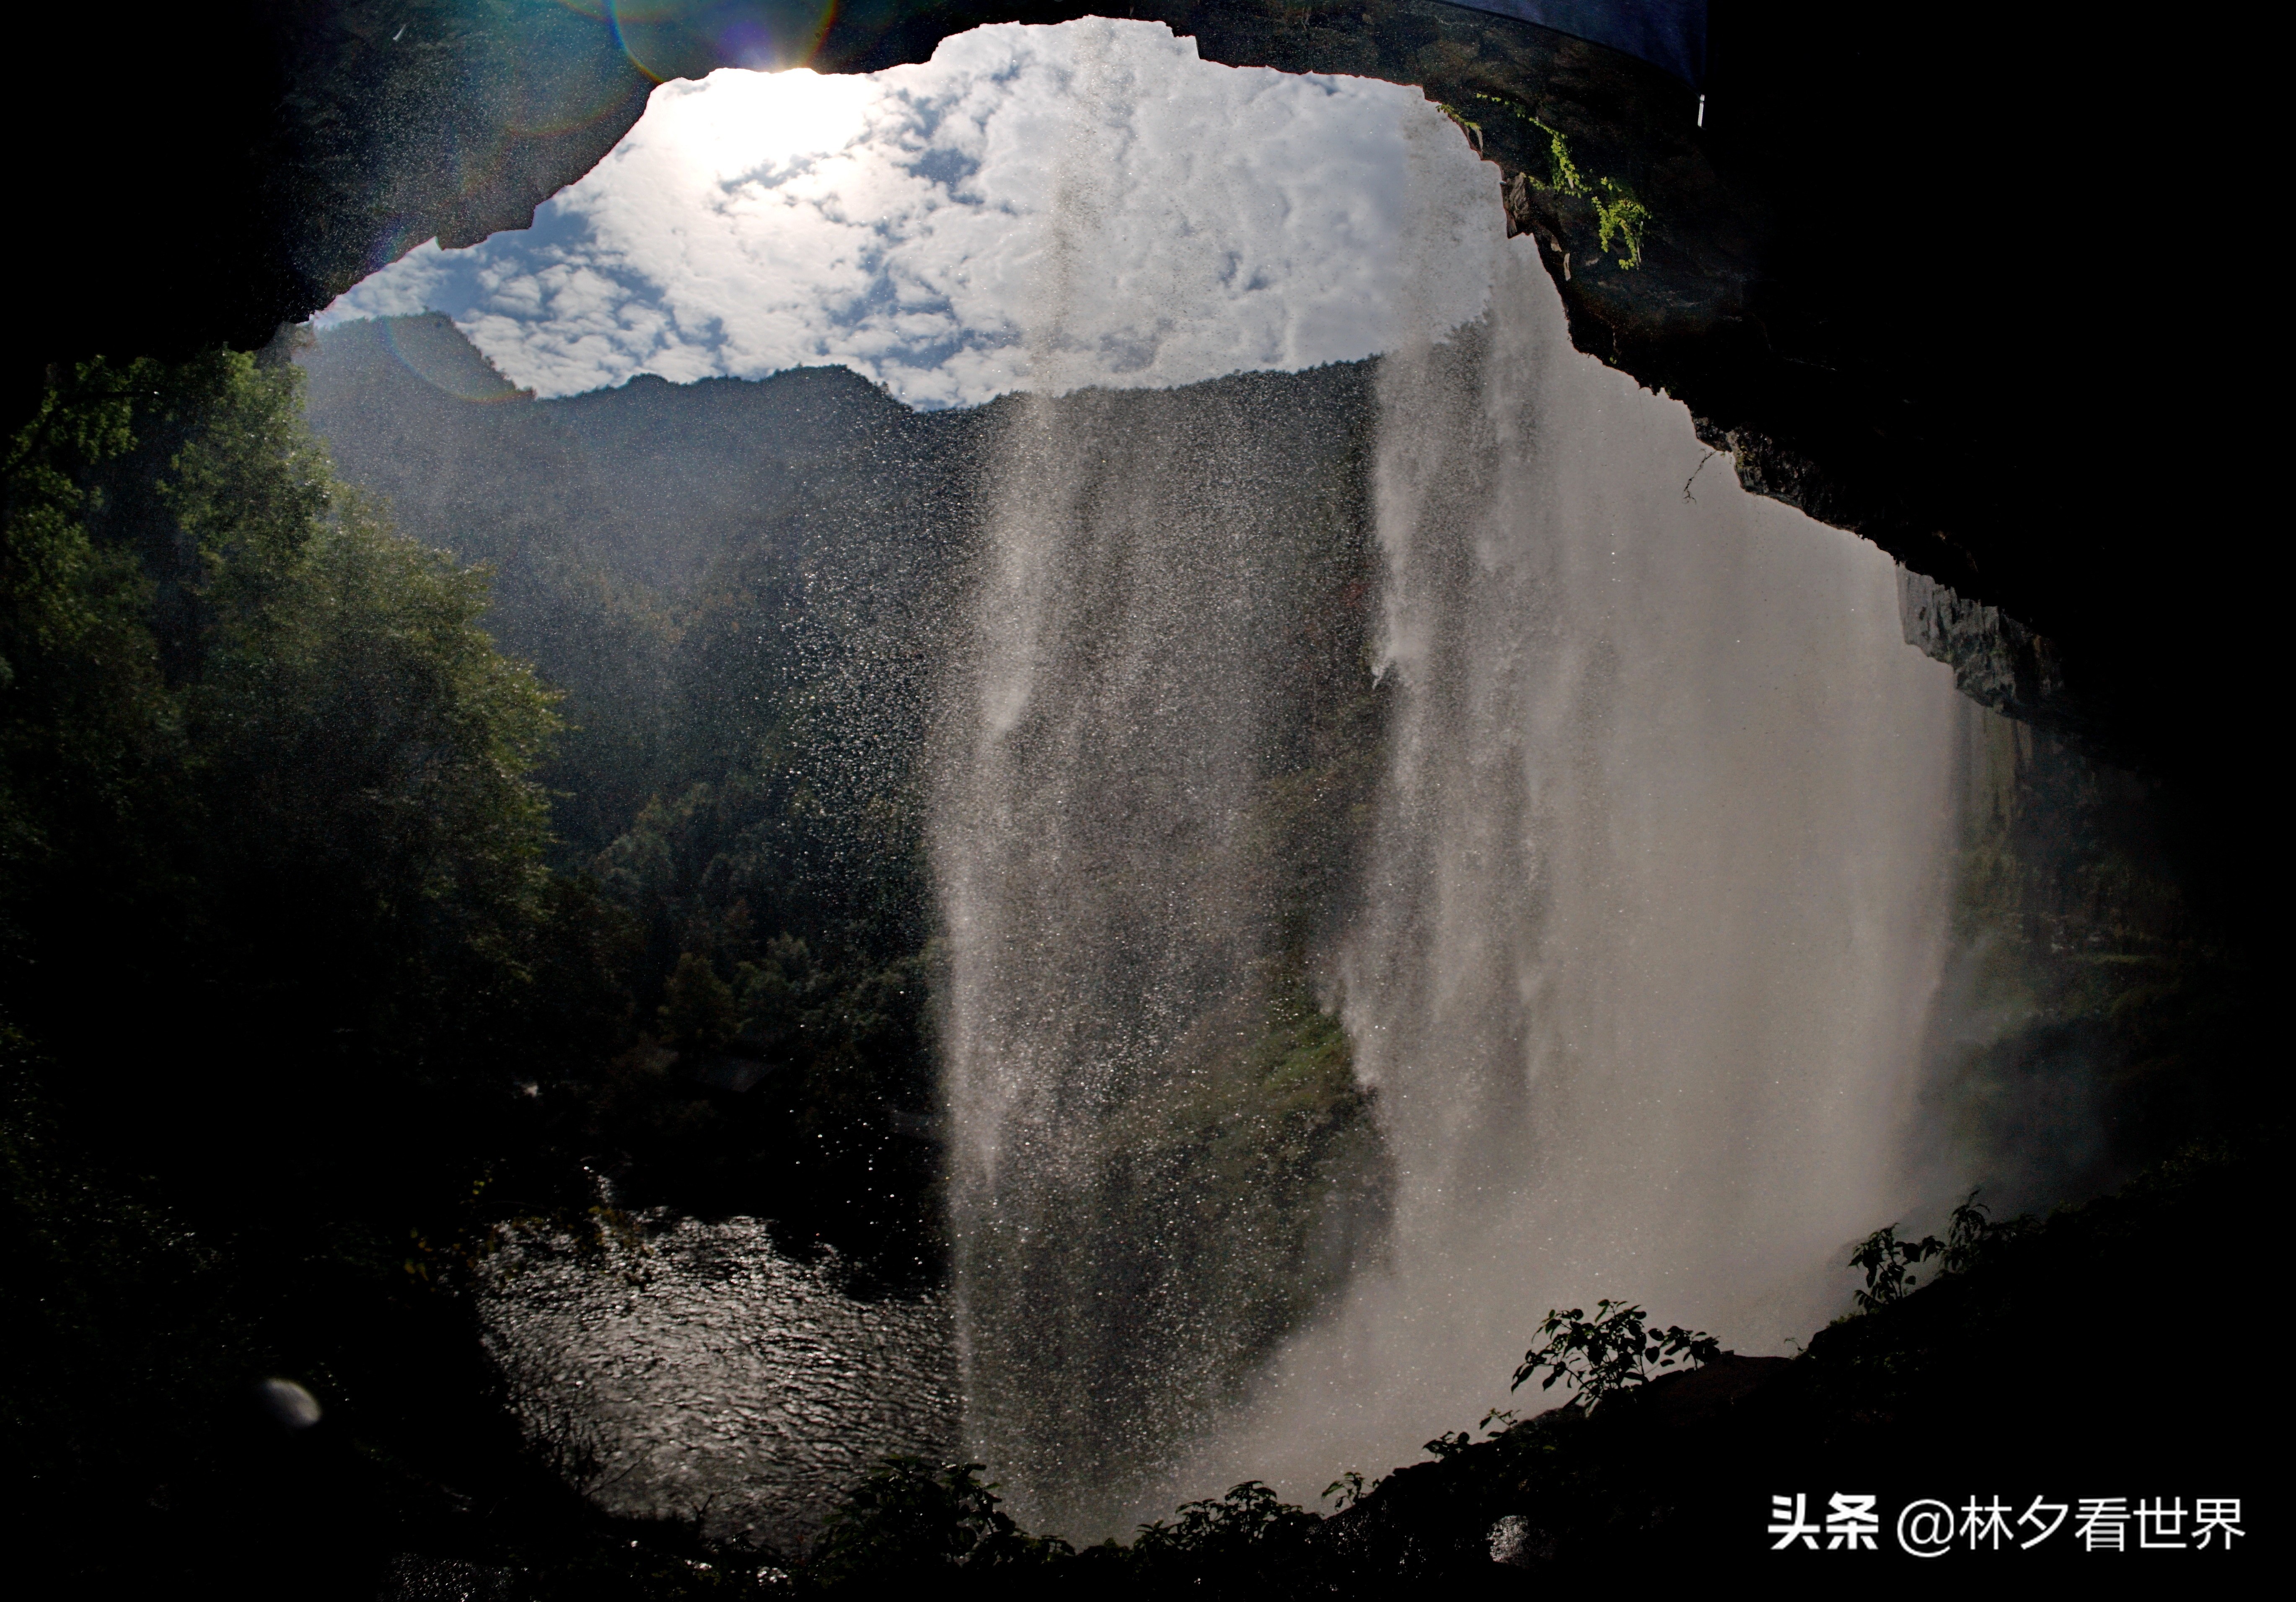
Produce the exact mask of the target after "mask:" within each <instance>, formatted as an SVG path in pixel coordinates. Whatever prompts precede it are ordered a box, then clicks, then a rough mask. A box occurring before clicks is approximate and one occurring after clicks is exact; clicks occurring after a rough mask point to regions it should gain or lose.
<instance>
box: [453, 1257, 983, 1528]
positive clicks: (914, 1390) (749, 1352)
mask: <svg viewBox="0 0 2296 1602" xmlns="http://www.w3.org/2000/svg"><path fill="white" fill-rule="evenodd" d="M652 1230H653V1232H652V1233H650V1234H649V1235H648V1236H647V1237H646V1238H645V1239H644V1242H643V1244H642V1245H637V1246H631V1245H627V1244H620V1243H618V1244H616V1245H613V1246H610V1247H609V1249H607V1250H606V1251H605V1252H604V1253H603V1255H584V1254H578V1253H576V1252H573V1251H571V1250H570V1249H569V1248H568V1246H567V1244H566V1243H564V1242H556V1243H553V1242H548V1241H532V1240H529V1241H526V1242H523V1243H521V1244H520V1245H517V1246H512V1247H510V1248H508V1249H507V1250H505V1251H504V1252H503V1253H501V1254H500V1255H498V1256H497V1257H496V1259H495V1260H494V1262H493V1263H492V1264H491V1265H490V1269H489V1271H488V1277H487V1279H486V1283H485V1286H484V1288H483V1290H482V1293H481V1295H480V1312H481V1314H482V1319H483V1327H484V1330H485V1340H486V1344H487V1346H488V1351H489V1352H491V1353H493V1355H494V1357H495V1360H496V1362H497V1363H498V1364H499V1365H500V1366H501V1368H502V1370H503V1373H504V1377H505V1378H506V1379H507V1381H508V1382H509V1386H510V1391H511V1394H512V1401H513V1404H514V1405H515V1407H516V1408H517V1410H518V1412H519V1415H520V1418H521V1422H522V1423H523V1424H524V1426H525V1427H526V1429H527V1431H528V1434H529V1437H530V1438H531V1439H532V1440H533V1441H534V1442H535V1443H536V1444H537V1447H538V1448H539V1450H540V1451H542V1452H543V1454H544V1455H545V1458H547V1459H550V1460H552V1461H553V1462H554V1463H555V1464H556V1466H557V1467H558V1468H559V1470H560V1472H561V1473H562V1474H563V1475H565V1476H566V1477H567V1478H568V1480H569V1481H570V1482H571V1483H573V1484H574V1485H575V1486H576V1488H577V1489H578V1490H580V1491H582V1492H584V1493H585V1494H586V1495H587V1496H588V1497H590V1499H591V1500H593V1501H594V1502H595V1503H597V1504H598V1505H599V1506H600V1507H602V1508H604V1509H605V1510H607V1511H608V1512H610V1513H615V1514H620V1515H627V1516H635V1517H661V1516H667V1517H675V1518H681V1519H695V1520H699V1521H700V1523H701V1525H702V1532H703V1533H704V1534H705V1535H707V1536H709V1538H711V1539H712V1540H717V1541H745V1542H748V1543H750V1544H751V1545H756V1546H761V1547H772V1548H775V1549H779V1550H781V1551H783V1552H794V1551H796V1550H798V1549H800V1548H801V1547H802V1546H803V1545H804V1543H805V1542H806V1541H808V1539H809V1538H810V1537H811V1536H812V1535H813V1534H814V1533H816V1532H817V1531H818V1530H819V1529H820V1527H821V1524H822V1521H823V1520H824V1518H825V1517H826V1516H828V1514H829V1513H830V1511H831V1509H832V1508H834V1507H835V1506H836V1504H837V1501H838V1499H839V1498H840V1496H841V1495H842V1494H843V1493H844V1492H846V1491H847V1490H849V1488H850V1487H851V1486H852V1485H853V1484H855V1483H857V1482H858V1481H859V1480H860V1479H861V1478H862V1477H863V1476H864V1475H866V1474H867V1473H868V1472H869V1470H870V1469H871V1468H873V1467H875V1465H876V1462H877V1460H878V1459H880V1458H881V1457H885V1456H889V1455H893V1454H914V1455H916V1456H920V1457H925V1458H930V1459H934V1460H936V1461H939V1460H944V1459H947V1458H948V1457H949V1456H950V1455H951V1454H952V1453H954V1452H955V1451H956V1448H957V1438H958V1431H957V1403H956V1370H955V1346H954V1340H953V1334H952V1329H953V1325H952V1322H951V1318H950V1313H949V1309H948V1304H947V1296H946V1295H945V1294H943V1293H940V1292H937V1291H935V1292H926V1293H922V1294H907V1295H892V1296H882V1297H875V1296H868V1295H858V1294H856V1293H855V1292H854V1291H853V1290H852V1289H851V1288H849V1287H848V1286H847V1285H846V1284H845V1283H844V1276H843V1274H842V1272H841V1269H840V1263H838V1261H837V1259H836V1258H835V1257H834V1256H830V1257H825V1258H824V1259H822V1260H821V1261H818V1262H815V1263H800V1262H798V1261H796V1260H794V1259H793V1258H791V1256H789V1255H787V1254H786V1253H784V1252H783V1251H782V1250H780V1249H779V1248H778V1247H777V1246H775V1244H774V1242H773V1239H772V1238H771V1237H770V1235H769V1234H768V1233H767V1226H766V1225H765V1224H764V1223H762V1222H759V1221H758V1220H755V1219H742V1218H737V1219H730V1220H727V1221H726V1222H722V1223H702V1222H698V1221H696V1220H693V1219H676V1220H668V1219H666V1218H665V1219H656V1220H653V1221H652Z"/></svg>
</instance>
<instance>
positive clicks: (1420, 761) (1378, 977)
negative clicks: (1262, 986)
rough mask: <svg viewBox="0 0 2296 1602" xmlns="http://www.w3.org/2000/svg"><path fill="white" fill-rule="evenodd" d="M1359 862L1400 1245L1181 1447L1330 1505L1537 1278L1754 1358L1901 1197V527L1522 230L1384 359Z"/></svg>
mask: <svg viewBox="0 0 2296 1602" xmlns="http://www.w3.org/2000/svg"><path fill="white" fill-rule="evenodd" d="M1379 417H1380V421H1379V437H1380V444H1379V449H1378V459H1377V468H1376V482H1377V499H1376V506H1377V512H1376V515H1377V525H1378V535H1379V543H1380V546H1381V550H1382V554H1383V557H1384V560H1385V577H1386V585H1385V607H1386V618H1385V638H1384V645H1383V649H1382V671H1383V672H1384V673H1385V674H1389V675H1391V676H1392V677H1393V679H1394V680H1395V682H1396V695H1397V702H1396V707H1395V713H1394V718H1395V726H1394V732H1393V734H1392V737H1391V756H1390V766H1389V771H1388V773H1387V776H1386V781H1385V785H1384V788H1383V790H1382V797H1381V802H1380V808H1381V811H1380V817H1379V821H1378V823H1377V826H1376V831H1375V838H1374V846H1373V850H1372V852H1371V865H1370V868H1369V872H1368V882H1369V885H1370V887H1371V894H1370V895H1369V896H1368V898H1367V901H1366V904H1365V911H1364V914H1363V916H1362V917H1361V919H1360V920H1359V921H1358V922H1357V925H1356V926H1355V927H1354V928H1352V929H1351V930H1350V931H1349V933H1348V934H1347V936H1345V939H1344V942H1343V945H1342V950H1341V959H1340V962H1339V969H1340V974H1341V982H1342V984H1343V985H1344V994H1345V1014H1346V1019H1347V1025H1348V1028H1349V1034H1350V1035H1351V1036H1352V1037H1353V1038H1354V1040H1355V1041H1356V1042H1357V1061H1358V1071H1359V1073H1360V1074H1361V1075H1362V1076H1363V1077H1364V1079H1365V1081H1366V1083H1370V1084H1373V1085H1375V1086H1376V1087H1377V1089H1378V1092H1379V1098H1380V1101H1379V1105H1380V1108H1381V1111H1382V1124H1383V1127H1384V1129H1385V1132H1386V1133H1387V1136H1388V1139H1389V1141H1390V1146H1391V1148H1392V1149H1393V1152H1394V1154H1395V1161H1396V1163H1397V1165H1398V1181H1399V1182H1398V1191H1397V1197H1396V1204H1395V1216H1394V1222H1393V1238H1392V1249H1391V1251H1390V1255H1389V1257H1388V1259H1387V1266H1386V1267H1385V1268H1384V1269H1383V1271H1380V1272H1376V1273H1373V1274H1367V1275H1365V1276H1362V1277H1361V1278H1360V1279H1358V1281H1357V1283H1356V1285H1355V1286H1354V1287H1352V1290H1351V1294H1350V1296H1349V1302H1348V1304H1347V1305H1346V1306H1345V1308H1344V1309H1343V1310H1341V1312H1338V1313H1337V1314H1336V1315H1335V1316H1334V1317H1333V1318H1331V1319H1330V1320H1326V1321H1325V1322H1324V1323H1323V1324H1321V1325H1320V1326H1318V1327H1317V1328H1313V1329H1311V1330H1308V1331H1307V1332H1305V1333H1304V1334H1303V1335H1302V1336H1300V1337H1299V1338H1298V1339H1297V1340H1296V1341H1294V1342H1293V1343H1292V1345H1290V1346H1289V1347H1288V1348H1287V1349H1286V1350H1285V1351H1284V1352H1283V1353H1282V1354H1281V1355H1280V1356H1279V1357H1278V1358H1277V1359H1276V1360H1275V1361H1274V1362H1273V1363H1272V1364H1271V1365H1270V1369H1269V1372H1268V1375H1267V1379H1266V1382H1265V1385H1264V1386H1263V1389H1262V1392H1261V1394H1260V1395H1259V1399H1258V1402H1257V1405H1256V1406H1255V1407H1253V1408H1251V1410H1248V1411H1246V1412H1245V1413H1244V1414H1243V1415H1242V1419H1241V1421H1240V1422H1239V1424H1238V1425H1237V1426H1235V1427H1234V1429H1233V1430H1232V1431H1231V1432H1230V1433H1229V1434H1227V1435H1226V1437H1224V1438H1223V1439H1222V1440H1221V1441H1219V1442H1218V1443H1217V1444H1216V1445H1214V1446H1212V1447H1211V1448H1210V1449H1209V1450H1208V1451H1207V1452H1206V1453H1205V1455H1204V1457H1203V1458H1202V1459H1201V1460H1200V1463H1199V1465H1198V1467H1197V1469H1196V1474H1197V1475H1198V1477H1199V1479H1200V1480H1201V1481H1203V1482H1204V1483H1210V1482H1217V1481H1219V1480H1220V1479H1221V1475H1223V1474H1231V1473H1243V1472H1251V1473H1256V1474H1258V1475H1261V1476H1262V1477H1266V1478H1268V1479H1270V1480H1271V1481H1275V1482H1278V1483H1282V1484H1283V1486H1284V1488H1285V1489H1287V1490H1289V1491H1291V1492H1293V1493H1294V1494H1304V1495H1306V1496H1309V1497H1312V1496H1313V1495H1314V1494H1315V1493H1316V1491H1317V1490H1319V1489H1320V1488H1321V1486H1322V1484H1323V1483H1324V1482H1325V1481H1326V1480H1328V1479H1329V1478H1330V1477H1331V1475H1332V1474H1333V1472H1334V1471H1335V1470H1336V1469H1338V1468H1341V1467H1360V1468H1362V1469H1364V1470H1365V1471H1367V1472H1370V1473H1374V1474H1377V1473H1381V1472H1384V1471H1385V1470H1386V1469H1387V1468H1389V1467H1391V1466H1392V1465H1394V1464H1396V1463H1398V1462H1401V1461H1404V1460H1406V1459H1407V1458H1408V1457H1409V1456H1410V1455H1412V1453H1411V1449H1412V1448H1413V1447H1414V1446H1415V1444H1416V1443H1418V1442H1420V1441H1423V1440H1424V1439H1426V1438H1427V1437H1429V1436H1430V1435H1432V1434H1436V1433H1438V1432H1439V1431H1441V1430H1448V1429H1456V1428H1461V1427H1467V1426H1472V1424H1473V1423H1474V1422H1475V1420H1476V1419H1477V1418H1479V1417H1480V1415H1481V1414H1482V1412H1483V1411H1484V1410H1485V1409H1486V1408H1488V1407H1489V1406H1491V1405H1494V1404H1497V1403H1501V1402H1508V1401H1510V1400H1512V1401H1513V1402H1514V1404H1515V1405H1517V1406H1519V1407H1522V1408H1524V1409H1525V1410H1526V1412H1528V1411H1535V1410H1537V1409H1538V1408H1539V1407H1542V1406H1545V1405H1549V1404H1550V1403H1551V1402H1553V1401H1554V1397H1552V1396H1549V1397H1547V1398H1546V1399H1545V1400H1544V1401H1541V1400H1538V1393H1537V1392H1536V1391H1532V1392H1529V1393H1527V1394H1519V1395H1517V1396H1516V1397H1514V1398H1513V1399H1510V1398H1509V1397H1508V1396H1507V1394H1506V1380H1507V1378H1508V1377H1509V1375H1510V1374H1511V1373H1512V1371H1513V1366H1514V1364H1515V1363H1516V1362H1517V1361H1519V1360H1520V1358H1521V1355H1522V1353H1523V1352H1524V1350H1525V1348H1526V1347H1527V1346H1528V1345H1529V1344H1530V1342H1531V1338H1532V1333H1533V1330H1534V1328H1535V1326H1536V1324H1537V1321H1538V1319H1539V1318H1540V1317H1541V1316H1542V1315H1543V1314H1544V1313H1545V1312H1546V1310H1547V1309H1548V1308H1549V1307H1552V1306H1563V1307H1570V1306H1581V1307H1589V1308H1591V1307H1592V1305H1593V1304H1594V1303H1595V1301H1596V1300H1597V1299H1598V1298H1600V1297H1603V1296H1610V1297H1613V1298H1626V1299H1629V1300H1634V1301H1638V1302H1640V1303H1643V1304H1645V1305H1646V1306H1647V1307H1649V1308H1650V1310H1651V1311H1652V1312H1653V1313H1654V1314H1656V1315H1657V1316H1658V1317H1659V1319H1660V1320H1661V1321H1663V1322H1666V1323H1675V1322H1680V1323H1683V1324H1685V1325H1689V1326H1691V1327H1693V1328H1706V1329H1709V1330H1710V1331H1712V1332H1713V1333H1715V1334H1716V1335H1718V1336H1720V1337H1721V1338H1722V1340H1723V1342H1724V1344H1725V1345H1729V1346H1733V1347H1735V1348H1736V1349H1739V1350H1742V1351H1757V1352H1775V1351H1780V1350H1784V1349H1786V1346H1787V1343H1788V1342H1789V1341H1790V1340H1791V1339H1792V1338H1794V1337H1797V1336H1804V1335H1806V1334H1807V1332H1808V1330H1810V1329H1811V1328H1815V1327H1817V1326H1818V1325H1821V1324H1823V1323H1824V1322H1825V1320H1826V1319H1827V1318H1829V1317H1831V1316H1833V1315H1834V1314H1835V1313H1838V1312H1841V1311H1844V1309H1845V1304H1846V1301H1847V1295H1848V1290H1849V1281H1848V1277H1847V1276H1846V1275H1845V1274H1844V1273H1843V1272H1842V1270H1841V1263H1842V1260H1843V1257H1844V1255H1846V1254H1845V1250H1844V1243H1846V1242H1848V1241H1849V1240H1850V1239H1852V1238H1855V1237H1857V1236H1858V1235H1862V1234H1863V1233H1864V1232H1865V1231H1866V1230H1870V1229H1872V1228H1873V1227H1874V1226H1875V1225H1877V1224H1880V1223H1883V1222H1889V1221H1890V1218H1891V1217H1893V1216H1894V1215H1895V1213H1894V1210H1893V1209H1895V1208H1896V1207H1898V1206H1903V1205H1904V1203H1905V1200H1906V1186H1907V1173H1906V1165H1905V1162H1904V1160H1903V1153H1904V1152H1905V1150H1906V1142H1907V1122H1908V1115H1909V1113H1910V1111H1911V1109H1912V1106H1913V1103H1914V1099H1915V1096H1916V1095H1917V1093H1918V1089H1919V1087H1918V1084H1917V1083H1916V1080H1917V1076H1918V1072H1919V1057H1920V1048H1921V1039H1922V1033H1923V1019H1924V1015H1925V1013H1926V1010H1927V1009H1928V1007H1929V1005H1930V1003H1931V998H1932V996H1933V995H1934V993H1935V992H1936V990H1937V986H1938V981H1939V970H1940V965H1941V963H1942V960H1943V954H1944V949H1945V933H1946V930H1945V910H1946V907H1945V896H1946V891H1947V888H1948V886H1947V883H1946V877H1947V865H1948V852H1949V848H1950V845H1951V840H1950V831H1951V823H1952V816H1951V807H1952V785H1951V781H1952V775H1953V771H1954V769H1953V758H1954V753H1955V743H1954V742H1955V739H1956V728H1957V723H1956V713H1957V709H1958V706H1957V698H1956V695H1955V693H1954V691H1953V687H1952V684H1951V682H1950V680H1949V677H1948V675H1947V674H1944V673H1943V672H1941V671H1940V670H1939V667H1938V665H1937V664H1935V663H1932V662H1931V661H1929V660H1927V659H1926V658H1923V657H1922V656H1921V655H1919V654H1918V653H1916V652H1915V651H1913V650H1907V649H1906V648H1905V647H1904V646H1903V645H1902V644H1901V642H1900V636H1899V632H1898V616H1897V609H1896V601H1895V589H1894V575H1893V569H1892V566H1891V564H1890V561H1889V560H1888V559H1887V558H1885V557H1884V556H1882V553H1881V552H1878V551H1876V550H1874V548H1873V547H1872V546H1870V545H1867V544H1865V543H1864V542H1862V541H1859V540H1857V539H1854V538H1852V537H1850V536H1849V535H1845V534H1841V533H1840V532H1837V531H1835V530H1833V529H1829V528H1825V527H1820V526H1818V525H1816V524H1815V523H1812V522H1810V521H1809V520H1808V519H1805V518H1803V517H1801V516H1800V514H1798V513H1795V512H1793V511H1789V510H1787V509H1785V508H1784V507H1781V506H1778V505H1776V504H1775V503H1768V502H1765V501H1760V500H1758V499H1755V498H1753V497H1751V496H1748V495H1746V494H1744V493H1743V491H1741V490H1740V488H1739V487H1738V486H1737V485H1736V483H1735V482H1734V478H1733V476H1732V475H1731V474H1730V473H1729V471H1728V470H1727V466H1726V463H1722V464H1710V465H1706V466H1705V469H1704V470H1703V471H1701V470H1700V469H1701V466H1702V464H1703V463H1705V462H1706V457H1707V455H1708V453H1706V452H1704V451H1703V450H1702V448H1701V447H1700V446H1699V445H1698V444H1697V441H1696V440H1695V438H1694V437H1693V434H1692V432H1691V429H1690V427H1689V419H1688V417H1687V415H1686V414H1685V412H1684V410H1683V408H1682V407H1681V406H1680V405H1677V404H1674V403H1671V402H1669V401H1668V400H1666V399H1664V398H1662V397H1661V396H1653V395H1651V394H1649V393H1647V392H1645V391H1643V390H1641V389H1639V388H1636V385H1635V384H1634V383H1633V382H1632V381H1631V380H1628V379H1626V378H1625V377H1624V376H1623V375H1620V374H1619V373H1616V372H1611V371H1610V370H1608V369H1606V368H1604V367H1603V366H1601V365H1600V364H1597V363H1596V362H1595V361H1594V360H1592V359H1591V358H1589V357H1587V356H1582V355H1580V354H1579V353H1578V352H1577V351H1575V350H1573V349H1572V348H1571V347H1570V341H1569V338H1568V333H1567V331H1566V329H1565V326H1564V322H1563V317H1562V307H1561V304H1560V299H1559V297H1558V296H1557V295H1556V293H1555V290H1554V287H1553V285H1552V283H1551V282H1549V281H1548V280H1547V278H1546V274H1544V273H1543V272H1542V271H1541V270H1540V269H1539V267H1538V264H1537V262H1536V260H1535V258H1534V257H1533V256H1532V253H1531V249H1530V248H1529V241H1515V243H1514V245H1513V248H1512V249H1510V251H1509V253H1508V255H1507V257H1506V258H1505V262H1504V263H1503V265H1502V266H1501V268H1500V272H1499V281H1498V284H1497V290H1496V292H1495V295H1494V298H1493V310H1492V312H1491V314H1490V315H1488V317H1487V318H1486V319H1485V320H1484V321H1483V322H1482V323H1480V324H1478V325H1476V326H1474V327H1472V328H1471V329H1467V330H1464V331H1461V333H1460V334H1459V335H1458V336H1457V337H1456V338H1455V339H1450V340H1448V341H1447V342H1443V343H1437V344H1431V345H1429V346H1426V347H1422V348H1418V349H1415V350H1410V351H1406V352H1400V353H1398V354H1396V355H1393V356H1390V357H1389V358H1387V359H1386V361H1385V362H1384V364H1382V372H1381V378H1380V384H1379Z"/></svg>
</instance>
